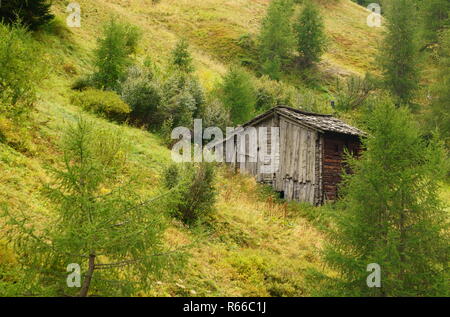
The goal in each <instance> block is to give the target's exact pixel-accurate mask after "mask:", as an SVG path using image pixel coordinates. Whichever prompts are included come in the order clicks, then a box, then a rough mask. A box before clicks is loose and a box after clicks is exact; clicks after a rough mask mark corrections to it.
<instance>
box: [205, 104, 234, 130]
mask: <svg viewBox="0 0 450 317" xmlns="http://www.w3.org/2000/svg"><path fill="white" fill-rule="evenodd" d="M201 118H202V119H203V126H205V127H219V128H222V129H223V130H224V131H225V128H226V127H228V126H230V124H231V120H230V112H229V110H228V109H226V108H225V106H224V105H223V103H222V102H220V100H218V99H214V100H212V101H211V102H208V104H207V105H206V106H205V107H204V109H203V111H202V115H201Z"/></svg>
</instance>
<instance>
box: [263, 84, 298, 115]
mask: <svg viewBox="0 0 450 317" xmlns="http://www.w3.org/2000/svg"><path fill="white" fill-rule="evenodd" d="M300 98H301V96H300V92H299V91H298V90H297V89H296V88H295V87H293V86H289V85H287V84H285V83H283V82H280V81H275V80H270V79H269V78H268V77H267V76H264V77H262V78H261V79H260V80H259V81H258V82H257V84H256V105H255V108H256V110H257V111H258V112H264V111H266V110H268V109H270V108H273V107H276V106H279V105H285V106H289V107H292V108H297V107H298V106H299V103H300Z"/></svg>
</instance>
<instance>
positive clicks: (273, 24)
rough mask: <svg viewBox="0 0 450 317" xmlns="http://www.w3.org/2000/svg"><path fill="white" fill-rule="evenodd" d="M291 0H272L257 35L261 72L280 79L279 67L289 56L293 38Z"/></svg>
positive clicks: (293, 42)
mask: <svg viewBox="0 0 450 317" xmlns="http://www.w3.org/2000/svg"><path fill="white" fill-rule="evenodd" d="M293 12H294V11H293V2H292V0H273V1H271V2H270V5H269V8H268V9H267V15H266V17H265V18H264V20H263V22H262V28H261V33H260V35H259V51H260V56H259V57H260V63H261V65H262V70H261V71H262V72H263V73H264V74H266V75H269V76H270V77H271V78H272V79H277V80H278V79H280V75H281V68H282V66H283V65H285V64H286V62H287V61H289V59H290V58H291V55H292V50H293V48H294V44H295V39H294V35H293V31H292V23H291V18H292V15H293Z"/></svg>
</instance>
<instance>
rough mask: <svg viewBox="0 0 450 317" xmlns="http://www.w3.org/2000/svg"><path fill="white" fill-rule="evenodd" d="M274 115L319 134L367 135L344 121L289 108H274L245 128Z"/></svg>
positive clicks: (248, 123)
mask: <svg viewBox="0 0 450 317" xmlns="http://www.w3.org/2000/svg"><path fill="white" fill-rule="evenodd" d="M274 113H278V114H280V115H282V116H285V117H288V118H290V119H291V120H294V121H298V122H299V123H300V124H303V125H305V126H307V127H309V128H311V129H313V130H318V131H319V132H333V133H340V134H346V135H354V136H362V135H364V134H365V133H364V132H363V131H361V130H359V129H358V128H355V127H352V126H351V125H348V124H347V123H345V122H344V121H342V120H339V119H337V118H334V117H333V116H332V115H328V114H318V113H312V112H307V111H303V110H299V109H294V108H291V107H287V106H277V107H274V108H272V109H270V110H268V111H267V112H265V113H263V114H261V115H259V116H257V117H255V118H253V119H252V120H250V121H249V122H247V123H246V124H244V125H243V126H244V127H246V126H251V125H253V124H254V123H256V122H259V121H261V120H263V119H264V118H266V117H268V116H271V115H273V114H274Z"/></svg>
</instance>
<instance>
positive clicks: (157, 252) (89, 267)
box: [4, 117, 172, 296]
mask: <svg viewBox="0 0 450 317" xmlns="http://www.w3.org/2000/svg"><path fill="white" fill-rule="evenodd" d="M63 149H64V160H63V162H62V163H63V164H62V166H61V167H60V168H58V169H54V170H53V176H54V179H55V182H54V183H51V184H49V185H47V186H46V187H45V190H44V193H45V194H46V196H47V197H48V198H49V199H50V201H51V203H52V204H54V205H55V206H56V209H55V214H54V215H51V216H50V217H49V219H48V221H47V222H44V223H42V224H41V225H43V226H42V227H39V228H35V227H33V226H30V223H29V221H28V219H27V217H26V215H25V213H23V214H22V215H21V216H16V215H14V216H13V215H11V214H10V213H9V212H8V211H7V209H6V210H5V214H4V216H5V217H6V219H8V223H9V225H10V226H9V228H10V229H9V231H8V237H9V239H10V240H11V241H12V242H13V243H14V250H15V251H16V252H17V254H18V255H19V256H20V257H19V259H20V264H21V265H22V268H23V271H24V272H26V277H25V278H24V279H23V280H22V282H23V283H24V287H25V288H26V291H27V293H26V294H33V295H43V294H41V292H44V291H45V292H46V294H45V295H57V296H62V295H78V296H88V295H89V294H92V295H97V296H99V295H100V296H106V295H110V296H130V295H133V294H134V292H135V291H136V290H139V291H145V290H148V288H149V287H150V285H151V283H152V281H153V278H154V277H155V276H157V275H158V274H160V273H161V272H163V271H164V269H166V267H167V265H169V264H170V263H172V258H171V257H169V255H170V253H166V251H165V249H164V246H163V232H164V228H165V225H164V219H163V215H162V214H161V213H160V212H157V209H156V208H155V206H153V205H152V203H153V202H155V201H157V200H158V199H160V198H159V197H153V198H151V199H147V200H145V201H142V200H141V197H139V196H138V195H137V194H136V190H135V187H134V185H133V181H132V179H131V180H127V179H126V178H124V169H125V166H126V153H127V144H126V143H125V141H124V139H123V138H122V137H121V136H120V135H119V132H118V131H116V130H110V129H100V128H94V125H93V123H92V122H90V121H87V120H86V119H84V118H82V117H80V118H79V119H78V121H77V122H76V124H75V125H74V126H70V127H69V128H68V131H67V133H66V136H65V139H64V147H63ZM71 263H75V264H79V265H80V266H81V270H82V271H81V273H82V282H81V287H80V288H77V287H74V288H69V287H68V285H67V284H66V279H67V277H68V275H69V273H67V272H66V267H67V266H68V265H69V264H71Z"/></svg>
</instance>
